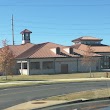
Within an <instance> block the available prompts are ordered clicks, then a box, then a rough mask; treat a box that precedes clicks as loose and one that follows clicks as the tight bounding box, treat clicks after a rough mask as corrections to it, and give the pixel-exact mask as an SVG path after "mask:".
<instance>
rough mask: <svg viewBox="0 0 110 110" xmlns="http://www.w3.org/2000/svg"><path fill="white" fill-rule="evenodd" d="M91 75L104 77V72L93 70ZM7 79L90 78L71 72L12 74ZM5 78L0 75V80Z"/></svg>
mask: <svg viewBox="0 0 110 110" xmlns="http://www.w3.org/2000/svg"><path fill="white" fill-rule="evenodd" d="M92 77H94V78H100V77H106V73H105V72H93V73H92ZM7 78H8V80H7V81H23V80H33V81H34V80H49V79H75V78H90V73H71V74H54V75H29V76H26V75H13V76H8V77H7ZM4 80H5V76H0V82H2V81H4Z"/></svg>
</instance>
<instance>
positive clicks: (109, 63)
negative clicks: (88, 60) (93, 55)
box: [101, 56, 110, 69]
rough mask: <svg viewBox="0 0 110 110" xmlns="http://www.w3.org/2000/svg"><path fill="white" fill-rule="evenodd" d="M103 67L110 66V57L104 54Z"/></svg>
mask: <svg viewBox="0 0 110 110" xmlns="http://www.w3.org/2000/svg"><path fill="white" fill-rule="evenodd" d="M101 68H102V69H108V68H110V57H108V56H104V57H102V58H101Z"/></svg>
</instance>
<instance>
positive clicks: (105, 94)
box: [45, 88, 110, 101]
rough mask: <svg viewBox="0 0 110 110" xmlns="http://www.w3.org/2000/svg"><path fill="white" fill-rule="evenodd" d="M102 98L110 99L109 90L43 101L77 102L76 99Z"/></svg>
mask: <svg viewBox="0 0 110 110" xmlns="http://www.w3.org/2000/svg"><path fill="white" fill-rule="evenodd" d="M103 97H110V88H107V89H99V90H89V91H82V92H76V93H70V94H65V95H59V96H53V97H49V98H47V99H45V100H67V101H71V100H78V99H96V98H103Z"/></svg>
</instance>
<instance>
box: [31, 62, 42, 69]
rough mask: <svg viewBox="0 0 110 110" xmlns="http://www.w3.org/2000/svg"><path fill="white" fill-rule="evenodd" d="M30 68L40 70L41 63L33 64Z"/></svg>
mask: <svg viewBox="0 0 110 110" xmlns="http://www.w3.org/2000/svg"><path fill="white" fill-rule="evenodd" d="M30 68H31V69H40V62H31V63H30Z"/></svg>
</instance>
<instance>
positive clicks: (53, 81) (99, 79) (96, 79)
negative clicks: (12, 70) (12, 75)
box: [0, 77, 110, 86]
mask: <svg viewBox="0 0 110 110" xmlns="http://www.w3.org/2000/svg"><path fill="white" fill-rule="evenodd" d="M108 80H110V78H104V77H102V78H76V79H50V80H47V81H10V82H2V83H0V86H2V85H17V84H28V83H29V84H32V83H36V84H39V83H43V84H44V83H55V82H56V83H57V82H80V81H108Z"/></svg>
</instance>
